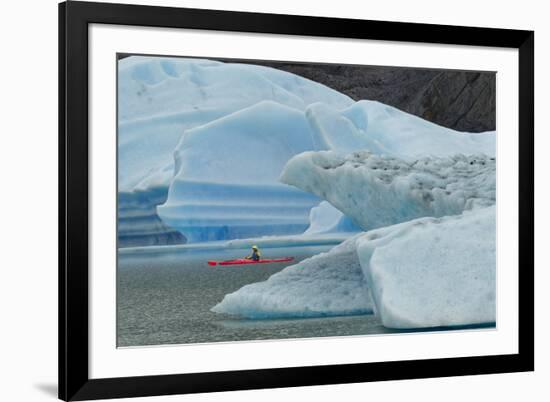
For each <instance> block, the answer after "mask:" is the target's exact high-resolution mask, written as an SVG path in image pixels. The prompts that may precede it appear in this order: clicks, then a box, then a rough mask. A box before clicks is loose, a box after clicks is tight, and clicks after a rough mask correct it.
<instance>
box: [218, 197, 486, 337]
mask: <svg viewBox="0 0 550 402" xmlns="http://www.w3.org/2000/svg"><path fill="white" fill-rule="evenodd" d="M495 212H496V208H495V207H494V206H492V207H486V208H478V209H475V210H473V211H465V212H464V213H463V214H461V215H457V216H452V217H443V218H433V217H427V218H419V219H415V220H412V221H408V222H403V223H399V224H396V225H392V226H387V227H383V228H379V229H374V230H371V231H368V232H364V233H360V234H357V235H355V236H354V237H351V238H349V239H348V240H346V241H345V242H344V243H342V244H340V245H338V246H336V247H334V248H332V249H331V250H330V251H328V252H326V253H322V254H319V255H316V256H313V257H310V258H308V259H306V260H303V261H301V262H300V263H298V264H296V265H293V266H290V267H287V268H285V269H284V270H282V271H280V272H279V273H277V274H275V275H272V276H271V277H270V278H269V279H268V280H267V281H264V282H260V283H254V284H250V285H246V286H244V287H242V288H241V289H239V290H237V291H236V292H233V293H231V294H228V295H226V296H225V297H224V299H223V300H222V301H221V302H220V303H219V304H217V305H216V306H214V307H213V308H212V311H214V312H217V313H225V314H231V315H236V316H241V317H245V318H249V319H267V318H282V317H323V316H336V315H354V314H370V313H374V314H376V315H377V316H378V317H379V318H380V320H381V321H382V323H383V325H384V326H386V327H388V328H395V329H417V328H436V327H456V326H467V325H479V324H494V323H495V321H496V251H495V250H496V248H495V241H496V239H495V237H496V221H495Z"/></svg>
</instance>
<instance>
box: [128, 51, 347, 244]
mask: <svg viewBox="0 0 550 402" xmlns="http://www.w3.org/2000/svg"><path fill="white" fill-rule="evenodd" d="M118 73H119V74H118V119H119V120H118V188H119V193H120V198H121V199H122V200H123V205H121V206H120V208H119V213H120V217H121V219H123V220H124V224H122V225H121V226H120V230H119V243H120V245H125V244H128V245H132V244H133V245H144V244H161V243H163V242H166V243H171V242H179V241H181V239H182V238H183V236H181V235H180V236H178V235H177V234H175V232H174V229H173V228H170V227H169V226H168V225H167V224H166V222H164V223H162V222H160V219H159V217H158V215H157V214H156V212H155V208H156V206H157V205H158V204H156V202H161V203H162V202H163V200H164V199H166V197H167V191H168V186H169V184H170V181H171V180H172V177H173V175H174V158H173V153H174V149H175V148H176V146H177V145H178V143H179V142H180V139H181V138H182V135H183V133H184V132H185V131H186V130H191V129H193V128H197V127H199V126H204V125H207V124H208V123H210V122H213V121H214V120H217V119H220V118H223V117H225V116H228V115H230V114H232V113H235V112H238V111H240V110H242V109H246V108H249V107H252V106H254V105H256V104H257V103H259V102H262V101H272V102H274V103H277V104H279V105H284V106H287V107H289V108H292V109H295V110H300V111H304V110H305V109H306V107H307V106H308V105H309V104H312V103H315V102H319V101H322V102H324V103H327V104H330V105H332V106H333V107H335V108H343V107H347V106H349V105H351V103H352V100H351V99H350V98H348V97H347V96H345V95H343V94H340V93H338V92H336V91H334V90H332V89H330V88H327V87H325V86H323V85H321V84H318V83H316V82H313V81H310V80H307V79H305V78H301V77H298V76H296V75H293V74H290V73H286V72H283V71H279V70H276V69H272V68H268V67H261V66H252V65H246V64H232V63H222V62H217V61H211V60H201V59H186V58H162V57H144V56H143V57H142V56H132V57H128V58H124V59H122V60H120V61H119V63H118ZM244 148H246V144H241V150H243V151H244ZM241 156H242V152H241ZM159 200H160V201H159ZM172 205H174V203H172ZM215 213H216V212H215V211H214V214H215ZM307 213H308V212H305V214H306V218H305V219H307ZM145 215H146V216H147V218H145ZM134 216H135V217H136V219H137V220H136V221H135V222H133V221H132V217H134ZM301 221H304V219H302V220H301ZM134 223H135V224H134ZM304 225H305V226H304ZM302 226H303V227H304V228H305V227H307V222H305V223H303V224H302ZM191 237H193V236H191ZM205 237H207V238H208V237H209V235H205Z"/></svg>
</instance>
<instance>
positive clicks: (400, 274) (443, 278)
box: [357, 206, 496, 328]
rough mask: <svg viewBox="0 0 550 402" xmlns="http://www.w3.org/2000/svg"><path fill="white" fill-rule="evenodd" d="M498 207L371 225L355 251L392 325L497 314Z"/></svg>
mask: <svg viewBox="0 0 550 402" xmlns="http://www.w3.org/2000/svg"><path fill="white" fill-rule="evenodd" d="M495 213H496V208H495V206H492V207H487V208H479V209H475V210H473V211H465V212H464V213H463V214H462V215H459V216H454V217H444V218H439V219H437V218H421V219H418V220H414V221H410V222H406V223H402V224H399V225H395V226H390V227H386V228H382V229H377V230H373V231H371V232H367V233H366V234H364V235H362V236H361V237H360V238H359V239H358V240H357V254H358V256H359V260H360V262H361V266H362V268H363V271H364V273H365V278H366V279H367V283H368V284H369V288H370V291H371V295H372V297H373V299H374V303H375V306H376V314H377V315H378V316H379V317H380V318H381V320H382V323H383V324H384V326H386V327H389V328H427V327H448V326H460V325H473V324H490V323H494V322H495V321H496V242H495V237H496V220H495Z"/></svg>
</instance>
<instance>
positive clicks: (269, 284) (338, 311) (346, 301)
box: [212, 238, 372, 319]
mask: <svg viewBox="0 0 550 402" xmlns="http://www.w3.org/2000/svg"><path fill="white" fill-rule="evenodd" d="M212 311H214V312H217V313H226V314H233V315H238V316H242V317H246V318H257V319H258V318H277V317H320V316H335V315H350V314H365V313H370V312H372V301H371V298H370V295H369V293H368V289H367V286H366V282H365V278H364V276H363V272H362V270H361V265H360V264H359V260H358V257H357V253H356V251H355V240H354V238H352V239H349V240H347V241H346V242H344V243H342V244H341V245H339V246H336V247H334V248H333V249H332V250H330V251H329V252H327V253H322V254H319V255H316V256H313V257H311V258H308V259H307V260H304V261H301V262H300V263H298V264H296V265H292V266H290V267H287V268H285V269H284V270H282V271H281V272H279V273H277V274H275V275H272V276H271V277H270V278H269V279H268V280H267V281H265V282H259V283H253V284H250V285H246V286H244V287H242V288H241V289H239V290H238V291H236V292H234V293H230V294H228V295H226V296H225V297H224V299H223V300H222V301H221V302H220V303H219V304H217V305H216V306H214V307H213V308H212Z"/></svg>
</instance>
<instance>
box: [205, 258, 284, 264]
mask: <svg viewBox="0 0 550 402" xmlns="http://www.w3.org/2000/svg"><path fill="white" fill-rule="evenodd" d="M292 260H294V257H281V258H272V259H263V260H260V261H254V260H247V259H246V258H238V259H236V260H229V261H208V265H244V264H268V263H270V262H289V261H292Z"/></svg>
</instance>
